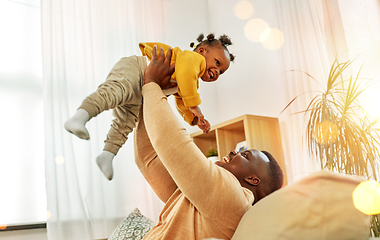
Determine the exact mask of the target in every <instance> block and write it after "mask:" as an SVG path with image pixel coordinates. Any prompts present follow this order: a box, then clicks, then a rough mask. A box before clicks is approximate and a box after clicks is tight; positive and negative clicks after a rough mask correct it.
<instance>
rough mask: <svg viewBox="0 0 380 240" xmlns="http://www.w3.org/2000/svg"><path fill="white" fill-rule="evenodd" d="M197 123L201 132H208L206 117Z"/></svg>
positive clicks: (208, 125) (208, 126) (208, 124)
mask: <svg viewBox="0 0 380 240" xmlns="http://www.w3.org/2000/svg"><path fill="white" fill-rule="evenodd" d="M197 125H198V127H199V128H200V129H201V130H202V131H203V133H208V132H209V131H210V123H209V122H208V121H207V120H206V119H204V120H203V122H200V121H198V124H197Z"/></svg>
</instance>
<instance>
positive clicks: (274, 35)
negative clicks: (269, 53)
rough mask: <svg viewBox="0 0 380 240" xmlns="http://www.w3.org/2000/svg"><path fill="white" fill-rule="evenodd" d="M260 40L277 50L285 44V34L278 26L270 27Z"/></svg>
mask: <svg viewBox="0 0 380 240" xmlns="http://www.w3.org/2000/svg"><path fill="white" fill-rule="evenodd" d="M260 41H261V44H262V45H263V47H265V48H266V49H268V50H277V49H279V48H281V47H282V45H284V34H283V33H282V32H281V31H280V30H278V29H277V28H270V29H267V30H265V31H264V32H263V33H262V34H261V35H260Z"/></svg>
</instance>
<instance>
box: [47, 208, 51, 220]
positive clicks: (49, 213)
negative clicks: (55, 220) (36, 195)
mask: <svg viewBox="0 0 380 240" xmlns="http://www.w3.org/2000/svg"><path fill="white" fill-rule="evenodd" d="M49 218H51V212H50V211H49V210H46V219H49Z"/></svg>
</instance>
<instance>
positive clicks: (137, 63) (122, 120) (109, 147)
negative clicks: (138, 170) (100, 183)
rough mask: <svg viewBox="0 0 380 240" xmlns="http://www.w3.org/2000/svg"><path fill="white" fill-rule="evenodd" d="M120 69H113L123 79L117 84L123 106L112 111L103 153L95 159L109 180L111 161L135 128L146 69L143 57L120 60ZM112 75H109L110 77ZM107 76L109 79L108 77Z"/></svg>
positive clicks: (111, 173)
mask: <svg viewBox="0 0 380 240" xmlns="http://www.w3.org/2000/svg"><path fill="white" fill-rule="evenodd" d="M119 63H123V65H120V68H116V66H115V68H114V69H117V70H118V71H117V72H118V75H117V76H116V74H115V76H114V77H113V78H117V77H120V76H126V77H123V79H119V82H120V83H121V84H122V85H123V96H124V101H123V104H120V105H119V106H117V107H116V108H114V109H113V115H114V117H115V118H114V119H113V121H112V125H111V128H110V130H109V132H108V134H107V139H106V140H105V141H104V142H105V145H104V149H103V152H102V153H101V154H100V155H99V156H98V157H97V158H96V163H97V164H98V166H99V168H100V170H101V171H102V172H103V174H104V175H105V176H106V178H107V179H109V180H111V179H112V177H113V167H112V161H113V158H114V157H115V155H116V154H117V152H118V151H119V149H120V148H121V147H122V146H123V145H124V143H125V142H126V140H127V139H128V134H129V133H130V132H132V131H133V128H134V127H135V126H136V122H137V117H138V115H139V111H140V108H141V104H142V95H141V88H142V84H143V76H144V70H145V68H146V60H145V57H136V56H132V57H128V58H123V59H122V60H120V62H119ZM112 75H113V73H112V72H111V73H110V76H112ZM110 76H109V77H110Z"/></svg>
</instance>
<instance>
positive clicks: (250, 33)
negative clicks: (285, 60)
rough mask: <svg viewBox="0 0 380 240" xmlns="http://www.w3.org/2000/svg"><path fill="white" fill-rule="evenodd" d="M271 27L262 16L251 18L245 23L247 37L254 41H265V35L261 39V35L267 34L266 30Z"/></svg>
mask: <svg viewBox="0 0 380 240" xmlns="http://www.w3.org/2000/svg"><path fill="white" fill-rule="evenodd" d="M267 29H269V25H268V23H267V22H265V21H264V20H262V19H260V18H255V19H251V20H249V21H248V22H247V24H245V26H244V35H245V37H246V38H248V39H249V40H250V41H252V42H261V41H265V39H263V37H262V38H261V39H260V37H261V36H262V35H263V34H264V35H263V36H265V33H266V32H265V31H266V30H267Z"/></svg>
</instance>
